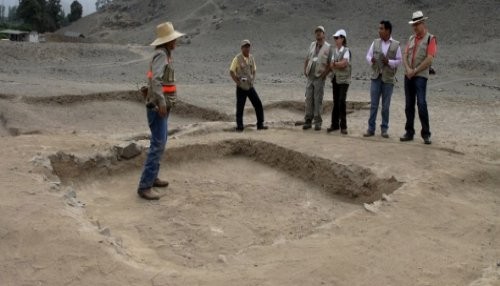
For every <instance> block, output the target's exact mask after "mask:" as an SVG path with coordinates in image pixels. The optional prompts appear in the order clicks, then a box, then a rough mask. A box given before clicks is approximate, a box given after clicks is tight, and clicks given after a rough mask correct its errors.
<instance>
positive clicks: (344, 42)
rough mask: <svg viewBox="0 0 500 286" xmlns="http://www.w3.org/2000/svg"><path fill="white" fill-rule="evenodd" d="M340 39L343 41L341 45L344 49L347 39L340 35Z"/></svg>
mask: <svg viewBox="0 0 500 286" xmlns="http://www.w3.org/2000/svg"><path fill="white" fill-rule="evenodd" d="M340 37H341V38H342V39H344V41H343V43H342V45H343V46H344V47H347V38H346V37H344V36H342V35H341V36H340Z"/></svg>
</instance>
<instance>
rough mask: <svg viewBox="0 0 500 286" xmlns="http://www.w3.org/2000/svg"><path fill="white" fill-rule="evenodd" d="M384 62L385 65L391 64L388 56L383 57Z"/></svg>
mask: <svg viewBox="0 0 500 286" xmlns="http://www.w3.org/2000/svg"><path fill="white" fill-rule="evenodd" d="M382 63H383V64H384V65H385V66H388V65H389V59H388V58H387V57H384V58H383V59H382Z"/></svg>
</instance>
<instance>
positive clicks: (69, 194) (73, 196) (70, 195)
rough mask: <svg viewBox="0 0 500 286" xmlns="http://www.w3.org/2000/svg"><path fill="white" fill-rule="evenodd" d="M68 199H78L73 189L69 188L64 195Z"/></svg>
mask: <svg viewBox="0 0 500 286" xmlns="http://www.w3.org/2000/svg"><path fill="white" fill-rule="evenodd" d="M64 197H66V198H67V199H76V192H75V190H74V189H73V188H71V187H69V188H68V191H67V192H66V194H65V195H64Z"/></svg>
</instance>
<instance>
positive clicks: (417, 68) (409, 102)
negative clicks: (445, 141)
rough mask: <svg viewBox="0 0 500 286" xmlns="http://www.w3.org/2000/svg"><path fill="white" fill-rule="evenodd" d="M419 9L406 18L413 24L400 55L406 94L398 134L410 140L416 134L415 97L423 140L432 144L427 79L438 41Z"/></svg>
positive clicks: (403, 139) (402, 139)
mask: <svg viewBox="0 0 500 286" xmlns="http://www.w3.org/2000/svg"><path fill="white" fill-rule="evenodd" d="M427 19H428V17H424V14H423V13H422V11H417V12H415V13H413V18H412V20H411V21H410V22H408V23H409V24H410V25H412V27H413V31H414V32H415V34H413V35H412V36H410V39H409V40H408V44H407V45H406V49H405V52H404V55H403V64H404V67H405V97H406V107H405V113H406V126H405V129H406V133H405V134H404V135H403V136H402V137H401V138H400V140H401V141H402V142H406V141H411V140H413V136H414V135H415V129H414V128H413V126H414V121H415V101H416V102H417V106H418V117H419V118H420V123H421V124H422V130H421V133H420V134H421V136H422V138H423V139H424V143H425V144H431V130H430V126H429V113H428V111H427V101H426V92H427V79H428V78H429V68H430V66H431V64H432V60H433V59H434V57H435V56H436V51H437V43H436V38H435V37H434V35H432V34H430V33H429V32H428V31H427V28H426V26H425V20H427Z"/></svg>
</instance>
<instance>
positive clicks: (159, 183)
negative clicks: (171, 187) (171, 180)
mask: <svg viewBox="0 0 500 286" xmlns="http://www.w3.org/2000/svg"><path fill="white" fill-rule="evenodd" d="M153 187H156V188H166V187H168V182H167V181H163V180H160V179H158V178H156V179H155V182H154V183H153Z"/></svg>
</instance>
